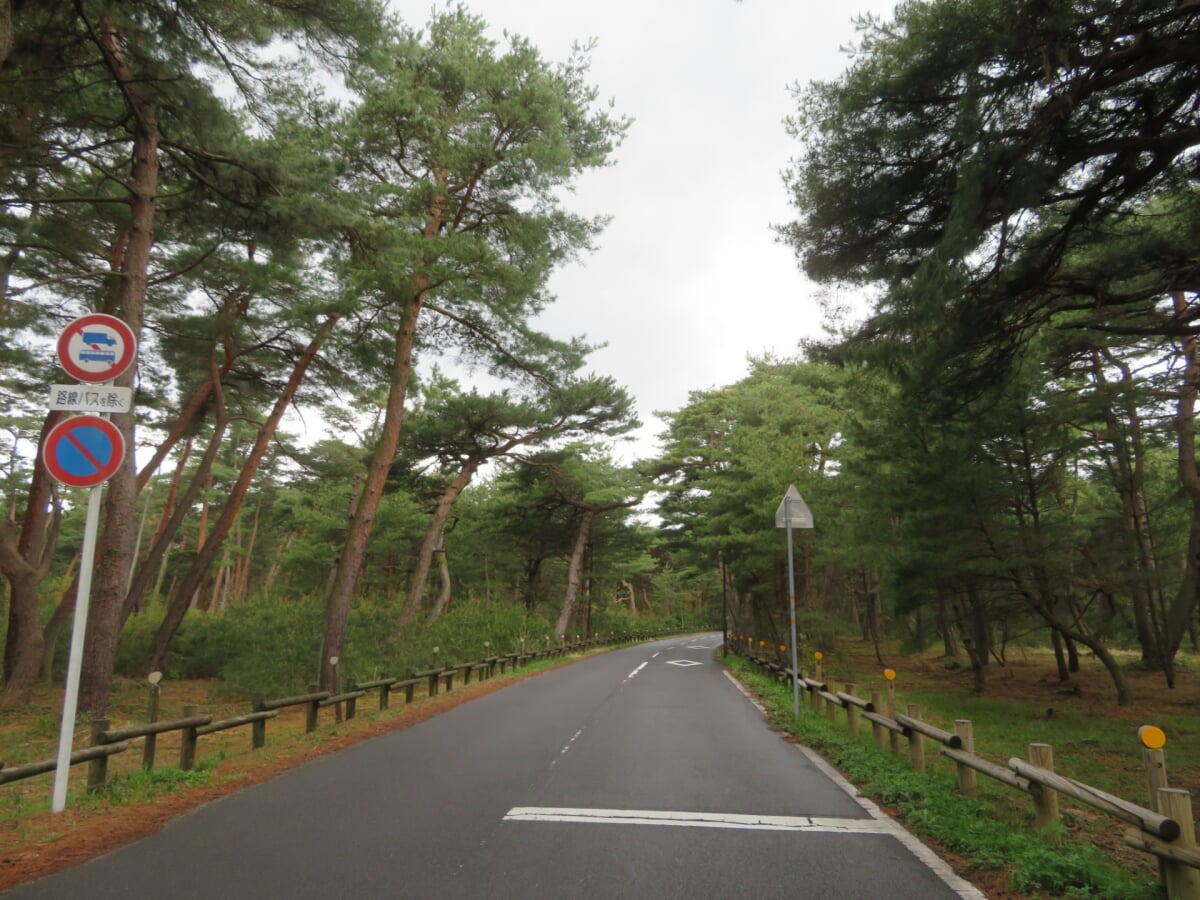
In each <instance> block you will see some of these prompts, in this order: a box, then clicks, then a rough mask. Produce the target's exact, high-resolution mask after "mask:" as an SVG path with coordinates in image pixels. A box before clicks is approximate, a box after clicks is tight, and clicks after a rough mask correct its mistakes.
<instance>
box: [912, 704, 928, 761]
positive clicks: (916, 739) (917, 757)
mask: <svg viewBox="0 0 1200 900" xmlns="http://www.w3.org/2000/svg"><path fill="white" fill-rule="evenodd" d="M908 717H909V718H910V719H920V718H921V706H920V704H917V703H910V704H908ZM908 758H909V760H910V761H911V762H912V765H913V768H914V769H916V770H917V771H918V772H924V771H925V740H924V738H922V737H921V732H919V731H916V730H915V729H912V728H910V729H909V730H908Z"/></svg>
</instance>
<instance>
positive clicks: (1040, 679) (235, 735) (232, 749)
mask: <svg viewBox="0 0 1200 900" xmlns="http://www.w3.org/2000/svg"><path fill="white" fill-rule="evenodd" d="M840 659H841V663H840V664H841V665H844V666H853V667H854V668H855V670H856V671H857V673H858V676H859V677H862V675H863V673H866V672H870V671H871V670H872V669H873V668H876V667H877V666H876V663H875V660H874V657H873V652H871V651H870V649H869V648H867V647H865V646H861V645H854V644H850V645H847V646H846V647H845V648H843V652H842V653H841V654H840ZM885 661H887V662H891V660H885ZM829 663H830V669H829V671H831V672H832V671H833V670H834V668H835V667H836V666H838V665H839V663H838V662H837V661H835V660H834V659H829ZM892 664H893V665H896V663H894V662H892ZM903 666H904V671H905V677H906V679H908V681H909V683H910V684H912V685H914V686H921V687H923V688H928V689H930V690H938V691H942V692H954V691H958V690H961V691H962V692H963V694H964V696H965V695H966V694H967V693H968V691H969V685H970V673H969V672H965V671H962V670H956V669H954V668H948V667H947V666H946V665H945V664H944V662H943V661H940V660H937V659H936V658H935V657H933V656H926V657H908V658H905V659H904V660H903ZM897 667H898V668H899V666H897ZM878 668H880V669H882V666H878ZM1084 669H1085V671H1083V672H1080V673H1078V674H1077V675H1076V676H1075V678H1074V680H1073V683H1072V686H1071V690H1070V692H1068V693H1064V691H1063V686H1062V685H1061V684H1059V682H1058V681H1057V678H1056V677H1054V671H1053V665H1052V660H1050V659H1047V658H1045V657H1041V656H1039V657H1031V658H1024V659H1016V660H1010V661H1009V665H1008V666H1006V667H1005V668H1004V669H996V670H995V671H994V672H992V673H990V674H991V676H992V677H991V678H990V681H989V687H988V696H989V697H997V698H1011V699H1013V700H1019V701H1021V702H1023V703H1027V704H1028V705H1029V707H1030V709H1031V710H1036V711H1041V712H1039V713H1038V714H1044V710H1045V709H1048V708H1053V707H1057V708H1060V709H1061V708H1066V707H1070V708H1071V709H1072V710H1073V711H1075V712H1077V713H1086V714H1088V715H1092V716H1096V717H1097V718H1105V719H1110V720H1111V719H1118V720H1122V721H1126V720H1127V721H1128V722H1130V723H1131V725H1132V724H1134V723H1141V722H1147V721H1150V722H1152V721H1155V720H1156V718H1157V719H1160V720H1161V719H1163V718H1164V717H1172V718H1174V719H1175V720H1176V721H1178V720H1179V718H1180V717H1183V718H1184V720H1185V721H1186V720H1188V719H1190V720H1191V721H1192V722H1194V725H1195V727H1194V728H1193V729H1192V732H1191V734H1190V735H1187V736H1186V738H1187V740H1186V741H1185V743H1186V744H1189V745H1191V746H1200V744H1198V743H1196V742H1197V741H1200V676H1198V675H1197V673H1195V672H1182V673H1181V674H1180V679H1179V685H1178V687H1177V688H1176V689H1175V690H1173V691H1166V690H1163V689H1162V683H1161V676H1160V675H1155V674H1153V673H1140V672H1131V673H1130V677H1131V681H1132V682H1133V685H1134V692H1135V697H1136V698H1137V702H1136V703H1135V704H1134V705H1133V706H1130V707H1117V706H1115V705H1114V704H1113V701H1112V696H1113V694H1112V689H1111V685H1110V683H1109V681H1108V678H1107V676H1106V675H1105V673H1104V672H1103V670H1102V669H1099V667H1098V666H1094V665H1086V666H1084ZM539 674H541V673H540V672H538V673H531V674H528V675H521V676H517V677H521V678H527V677H536V676H537V675H539ZM513 680H514V679H513V678H512V677H508V678H503V679H501V678H497V679H493V680H489V681H484V682H476V683H474V684H471V685H468V686H465V687H463V686H459V687H457V688H455V689H454V691H453V692H452V693H449V694H445V693H443V694H441V695H440V696H438V697H435V698H428V699H423V700H418V701H417V702H415V703H413V704H412V705H411V706H407V707H406V706H404V703H403V696H402V695H401V696H399V697H397V696H393V698H392V703H391V709H390V710H389V711H388V712H387V713H384V714H381V715H380V716H378V717H376V716H373V715H372V716H368V715H365V714H361V715H359V716H358V717H356V718H355V719H353V720H346V721H344V722H342V723H339V724H334V722H333V714H332V712H331V711H330V710H328V709H326V710H322V711H321V725H320V727H319V728H318V730H317V732H316V733H315V734H312V735H305V734H304V733H303V712H302V711H301V709H300V708H294V709H292V710H285V711H283V712H282V713H281V715H280V717H279V718H278V719H272V720H271V721H270V723H269V724H268V727H267V747H266V749H264V750H260V751H251V750H250V749H249V729H247V728H239V729H232V730H230V731H227V732H220V733H217V734H214V735H208V736H204V737H202V738H201V739H200V745H199V751H198V756H197V759H198V762H199V764H200V765H201V766H202V767H203V768H205V769H206V770H207V771H208V773H209V774H208V778H207V783H205V784H202V785H191V786H186V785H185V786H182V787H179V788H177V789H175V790H171V791H169V792H164V793H159V794H157V795H156V796H155V797H154V798H153V799H152V800H150V801H148V802H136V801H131V802H117V801H113V800H110V799H106V798H105V797H104V795H103V794H101V795H99V796H98V797H96V798H84V799H83V800H82V801H79V799H78V798H79V796H80V794H79V793H76V794H75V795H74V796H73V798H72V804H69V805H68V808H67V810H66V811H64V812H62V813H60V814H57V815H55V814H53V813H50V812H49V811H48V810H46V809H45V807H46V806H48V802H47V801H48V796H49V794H50V791H51V786H52V781H53V776H52V775H51V774H47V775H42V776H37V777H34V778H30V779H27V780H25V781H22V782H17V783H14V784H11V785H3V786H0V890H5V889H7V888H10V887H12V886H14V885H16V884H20V883H23V882H27V881H32V880H35V879H36V878H39V877H41V876H43V875H46V874H49V873H52V872H55V871H58V870H60V869H63V868H66V867H69V866H72V865H75V864H78V863H80V862H82V861H84V860H87V859H90V858H92V857H94V856H98V855H100V854H103V853H106V852H109V851H111V850H114V849H116V848H117V847H120V846H122V845H124V844H127V843H131V842H133V841H135V840H137V839H139V838H141V837H143V836H145V835H148V834H151V833H153V832H155V831H157V830H158V829H159V828H161V827H162V826H163V825H164V824H165V823H166V822H168V821H169V820H171V819H173V818H175V817H176V816H179V815H182V814H183V813H185V812H188V811H189V810H192V809H194V808H196V807H198V806H201V805H202V804H205V803H208V802H210V801H212V800H214V799H217V798H218V797H221V796H223V795H225V794H229V793H233V792H235V791H238V790H241V789H243V788H245V787H248V786H249V785H252V784H256V783H259V782H262V781H266V780H268V779H270V778H273V777H274V776H276V775H277V774H279V773H281V772H283V771H285V770H287V769H289V768H292V767H294V766H297V765H301V764H303V763H305V762H308V761H310V760H312V759H315V758H317V757H319V756H322V755H324V754H326V753H332V752H336V751H338V750H341V749H343V748H345V747H348V746H350V745H352V744H354V743H357V742H359V741H363V740H367V739H370V738H372V737H375V736H377V735H380V734H384V733H386V732H389V731H393V730H396V729H400V728H407V727H408V726H410V725H413V724H416V723H418V722H421V721H424V720H426V719H428V718H430V717H432V716H435V715H438V714H440V713H442V712H445V711H446V710H448V709H451V708H453V707H454V706H456V705H458V704H460V703H463V702H466V701H468V700H471V699H473V698H476V697H479V696H482V695H484V694H487V693H490V692H492V691H495V690H499V689H501V688H503V687H506V686H507V685H509V684H511V683H512V682H513ZM115 696H119V697H122V698H124V700H123V703H122V704H115V706H117V707H118V708H114V709H113V710H112V711H110V716H111V717H112V719H113V724H114V726H116V725H119V724H125V723H128V722H136V721H144V716H139V714H138V709H139V704H142V703H144V697H145V686H144V685H140V686H136V687H134V686H130V685H125V686H124V689H123V690H122V691H120V692H118V694H116V695H115ZM168 697H169V699H170V703H164V706H163V708H162V710H161V714H160V718H164V719H165V718H172V717H175V716H178V715H181V714H182V713H181V707H182V705H184V704H195V705H197V706H198V707H199V708H200V710H201V711H203V712H207V713H212V714H214V716H218V717H219V716H225V715H237V714H240V713H244V712H245V711H246V706H247V704H246V702H245V701H244V700H235V701H229V700H221V699H220V698H216V699H214V697H213V695H212V694H211V686H210V685H209V684H208V683H205V682H184V683H176V684H171V685H169V686H167V691H166V692H165V693H164V700H166V699H167V698H168ZM57 702H61V701H60V691H57V690H53V689H49V688H47V689H45V691H44V694H43V693H39V694H38V696H37V697H35V702H34V704H33V705H32V706H31V707H30V708H29V709H28V710H27V711H20V712H16V713H13V712H12V711H9V712H6V713H5V714H4V719H2V720H0V748H4V747H11V741H12V739H13V738H14V736H15V735H16V734H21V733H26V732H27V731H28V729H29V727H30V721H34V722H36V721H37V720H38V719H39V717H40V719H41V720H42V722H43V727H42V728H41V729H40V732H41V733H42V734H43V735H45V733H46V732H47V731H48V730H49V729H47V728H45V727H44V722H45V720H46V719H47V718H49V719H50V720H53V718H54V713H53V709H54V705H55V704H56V703H57ZM359 702H360V709H361V710H366V709H371V710H373V709H374V708H375V705H376V704H375V699H374V697H373V696H368V697H366V698H364V699H363V700H361V701H359ZM122 713H127V714H128V718H122ZM1031 714H1033V713H1031ZM22 728H24V729H26V731H25V732H23V731H21V729H22ZM56 737H57V736H56V735H55V736H54V739H56ZM172 738H174V739H175V740H174V741H172ZM46 741H47V744H48V745H49V744H50V743H52V740H51V739H50V737H49V736H46ZM140 747H141V742H140V741H138V742H136V744H135V745H134V746H133V748H132V749H131V750H130V751H128V752H126V753H123V754H119V755H117V756H114V757H112V758H111V762H110V777H111V774H112V773H120V772H130V771H133V770H135V769H137V768H138V767H139V765H140V762H141V749H140ZM176 754H178V737H177V733H170V734H167V735H163V736H161V737H160V738H159V750H158V757H157V763H156V764H157V766H170V765H174V764H175V761H176V760H177V756H176ZM53 755H54V753H53V750H52V749H51V750H50V752H45V751H44V750H42V749H41V748H40V747H39V748H37V752H36V753H35V755H34V757H32V758H50V757H52V756H53ZM1190 756H1194V757H1195V759H1194V760H1193V759H1190V758H1186V759H1185V757H1182V756H1178V757H1177V756H1173V757H1172V764H1171V783H1172V785H1173V786H1178V787H1183V788H1185V789H1188V790H1190V791H1191V792H1192V795H1193V796H1194V797H1200V752H1198V753H1192V754H1190ZM1176 759H1178V763H1177V762H1175V760H1176ZM1179 763H1182V765H1181V764H1179ZM6 764H8V765H12V764H13V761H11V760H10V761H9V762H8V763H6ZM86 769H87V766H86V764H84V765H79V766H75V767H74V769H73V775H72V785H73V790H75V789H77V790H78V791H80V792H81V791H82V785H83V783H84V780H85V778H86ZM43 795H44V796H43ZM5 806H7V809H5ZM1079 815H1081V816H1084V817H1086V816H1088V815H1089V814H1088V813H1087V812H1083V813H1080V814H1079ZM1096 815H1097V817H1099V816H1100V814H1098V813H1097V814H1096ZM1097 830H1102V829H1101V827H1100V823H1099V821H1098V822H1097ZM1108 830H1109V831H1110V832H1111V834H1112V836H1113V839H1112V841H1111V843H1112V846H1111V847H1107V846H1106V849H1108V850H1110V851H1111V852H1112V853H1113V854H1114V855H1118V856H1120V855H1128V857H1129V859H1130V860H1131V861H1132V862H1133V864H1135V865H1136V864H1139V863H1140V864H1141V865H1143V866H1144V865H1146V864H1147V863H1146V858H1145V857H1144V855H1139V854H1137V853H1136V851H1132V850H1129V849H1128V848H1124V847H1123V845H1122V844H1121V843H1120V837H1119V835H1120V832H1121V831H1122V829H1120V828H1111V827H1110V828H1109V829H1108ZM1105 843H1106V844H1107V843H1110V842H1107V841H1106V842H1105ZM948 859H949V860H950V862H951V863H952V864H954V865H955V867H956V868H957V869H959V871H960V872H962V874H964V875H965V876H966V877H968V878H970V879H971V880H973V881H974V882H975V883H976V884H977V885H979V886H980V887H981V888H982V889H984V890H986V891H987V893H988V896H990V897H996V898H1008V900H1015V898H1016V897H1017V895H1014V894H1011V893H1005V892H1004V891H1003V890H1002V889H1001V887H1000V886H999V885H1000V881H1001V878H1002V876H998V875H997V873H979V872H971V871H970V870H969V869H968V868H967V867H966V866H965V865H964V864H963V862H962V861H961V860H956V859H954V858H953V857H952V856H948Z"/></svg>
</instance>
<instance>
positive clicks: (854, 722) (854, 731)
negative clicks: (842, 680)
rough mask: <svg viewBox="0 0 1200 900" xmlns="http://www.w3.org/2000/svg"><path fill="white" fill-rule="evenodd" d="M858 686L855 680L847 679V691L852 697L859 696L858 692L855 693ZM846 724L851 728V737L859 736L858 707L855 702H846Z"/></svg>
mask: <svg viewBox="0 0 1200 900" xmlns="http://www.w3.org/2000/svg"><path fill="white" fill-rule="evenodd" d="M857 687H858V685H856V684H855V683H854V682H853V681H847V682H846V693H847V694H849V695H850V696H851V697H855V696H857V694H855V693H854V691H855V688H857ZM846 726H847V727H848V728H849V729H850V736H851V737H858V707H857V706H855V705H854V704H853V703H847V704H846Z"/></svg>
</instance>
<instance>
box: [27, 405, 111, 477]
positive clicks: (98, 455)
mask: <svg viewBox="0 0 1200 900" xmlns="http://www.w3.org/2000/svg"><path fill="white" fill-rule="evenodd" d="M124 459H125V439H124V438H123V437H121V432H120V431H119V430H118V429H117V426H116V425H114V424H113V423H112V422H110V421H108V419H101V418H100V417H99V416H75V417H73V418H70V419H67V420H66V421H63V422H59V423H58V424H57V425H55V426H54V427H53V428H52V429H50V433H49V434H48V435H46V443H45V445H44V446H43V448H42V460H43V461H44V462H45V464H46V471H47V472H49V473H50V474H51V475H53V476H54V477H55V478H56V479H57V480H58V481H60V482H62V483H63V484H65V485H67V486H68V487H81V488H82V487H95V486H96V485H98V484H103V483H104V482H105V481H108V479H109V478H111V477H112V476H113V474H114V473H115V472H116V471H117V469H119V468H121V463H122V461H124Z"/></svg>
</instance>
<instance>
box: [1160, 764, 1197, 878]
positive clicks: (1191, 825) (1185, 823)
mask: <svg viewBox="0 0 1200 900" xmlns="http://www.w3.org/2000/svg"><path fill="white" fill-rule="evenodd" d="M1158 809H1159V812H1161V813H1162V814H1163V815H1164V816H1167V817H1168V818H1171V819H1174V820H1175V821H1176V822H1178V823H1179V829H1180V831H1179V837H1177V838H1176V839H1175V840H1174V841H1173V842H1172V845H1173V846H1175V847H1178V848H1179V849H1180V850H1191V851H1193V852H1195V850H1196V823H1195V820H1193V818H1192V797H1191V794H1189V793H1188V792H1187V791H1182V790H1179V789H1178V788H1166V787H1164V788H1159V789H1158ZM1165 862H1166V876H1167V896H1168V897H1170V898H1171V900H1200V869H1194V868H1192V867H1191V866H1189V865H1186V864H1185V863H1181V862H1176V861H1175V860H1172V859H1168V860H1165Z"/></svg>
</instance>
